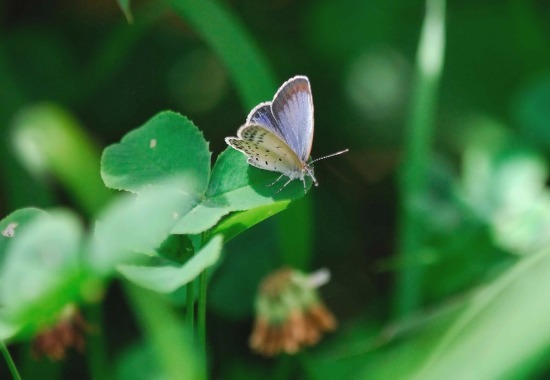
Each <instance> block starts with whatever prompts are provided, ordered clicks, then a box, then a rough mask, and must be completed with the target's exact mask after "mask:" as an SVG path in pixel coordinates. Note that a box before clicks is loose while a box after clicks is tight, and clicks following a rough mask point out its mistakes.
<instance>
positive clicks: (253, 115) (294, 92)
mask: <svg viewBox="0 0 550 380" xmlns="http://www.w3.org/2000/svg"><path fill="white" fill-rule="evenodd" d="M225 142H226V143H227V145H229V146H231V147H233V148H234V149H236V150H238V151H240V152H242V153H244V154H245V155H246V156H247V157H248V163H249V164H250V165H252V166H255V167H257V168H260V169H264V170H270V171H274V172H279V173H281V175H280V176H279V177H278V178H277V179H276V180H275V182H273V183H272V184H270V185H268V186H273V185H275V184H276V183H277V182H279V181H280V180H281V179H282V178H283V177H285V176H286V177H288V181H287V182H286V183H285V184H284V185H283V187H281V188H280V189H279V191H277V193H279V192H280V191H282V190H283V189H284V188H285V187H286V186H287V185H288V184H289V183H290V182H291V181H293V180H295V179H300V180H301V181H302V182H303V184H304V192H305V191H306V177H308V176H309V177H311V179H312V181H313V183H314V184H315V186H318V182H317V179H316V178H315V174H314V172H313V166H312V164H313V163H314V162H316V161H319V160H322V159H325V158H329V157H333V156H336V155H339V154H342V153H345V152H347V151H348V149H345V150H342V151H340V152H336V153H333V154H329V155H327V156H324V157H320V158H317V159H316V160H311V159H310V153H311V145H312V143H313V97H312V95H311V86H310V84H309V79H308V78H307V77H306V76H302V75H298V76H295V77H293V78H290V79H289V80H287V81H286V82H285V83H283V84H282V86H281V87H280V88H279V89H278V90H277V92H276V93H275V97H274V98H273V101H271V102H263V103H260V104H258V105H257V106H256V107H254V108H253V109H252V111H250V113H249V114H248V117H247V118H246V123H245V124H244V125H243V126H242V127H240V128H239V129H238V130H237V137H226V138H225ZM277 193H276V194H277Z"/></svg>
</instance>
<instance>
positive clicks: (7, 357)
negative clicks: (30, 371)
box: [0, 341, 21, 380]
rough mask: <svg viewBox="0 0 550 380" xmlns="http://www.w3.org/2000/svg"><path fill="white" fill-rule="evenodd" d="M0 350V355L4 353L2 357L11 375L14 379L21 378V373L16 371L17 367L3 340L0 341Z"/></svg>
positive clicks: (19, 379)
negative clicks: (0, 351)
mask: <svg viewBox="0 0 550 380" xmlns="http://www.w3.org/2000/svg"><path fill="white" fill-rule="evenodd" d="M0 350H2V355H4V359H5V360H6V363H7V364H8V368H9V369H10V373H11V377H12V378H13V379H15V380H21V375H19V371H17V367H16V366H15V362H14V361H13V359H12V357H11V355H10V352H9V351H8V348H7V347H6V345H5V344H4V342H2V341H0Z"/></svg>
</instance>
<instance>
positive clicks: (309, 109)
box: [271, 76, 313, 162]
mask: <svg viewBox="0 0 550 380" xmlns="http://www.w3.org/2000/svg"><path fill="white" fill-rule="evenodd" d="M271 112H272V115H273V117H274V118H275V121H276V123H274V125H276V126H278V129H279V130H280V134H281V137H282V138H283V139H284V141H286V143H287V144H288V146H289V147H290V148H291V149H292V150H293V151H294V152H295V153H296V155H297V156H298V158H299V159H300V160H301V161H302V162H306V161H307V160H308V159H309V155H310V153H311V145H312V142H313V97H312V95H311V87H310V85H309V80H308V79H307V77H304V76H296V77H294V78H292V79H290V80H288V81H287V82H285V83H284V84H283V85H282V86H281V88H280V89H279V91H277V94H275V98H274V99H273V102H272V103H271Z"/></svg>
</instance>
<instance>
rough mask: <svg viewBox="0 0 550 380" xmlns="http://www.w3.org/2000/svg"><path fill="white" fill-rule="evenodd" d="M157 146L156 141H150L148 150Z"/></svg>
mask: <svg viewBox="0 0 550 380" xmlns="http://www.w3.org/2000/svg"><path fill="white" fill-rule="evenodd" d="M156 146H157V139H151V142H150V143H149V148H151V149H153V148H155V147H156Z"/></svg>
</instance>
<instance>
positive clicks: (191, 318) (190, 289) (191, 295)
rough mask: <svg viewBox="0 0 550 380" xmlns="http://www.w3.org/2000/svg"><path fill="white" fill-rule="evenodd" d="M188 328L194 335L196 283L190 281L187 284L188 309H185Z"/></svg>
mask: <svg viewBox="0 0 550 380" xmlns="http://www.w3.org/2000/svg"><path fill="white" fill-rule="evenodd" d="M185 315H186V317H185V318H186V321H187V327H188V330H189V332H190V333H191V334H193V330H194V324H195V283H194V281H190V282H189V283H188V284H187V307H186V309H185Z"/></svg>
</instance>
